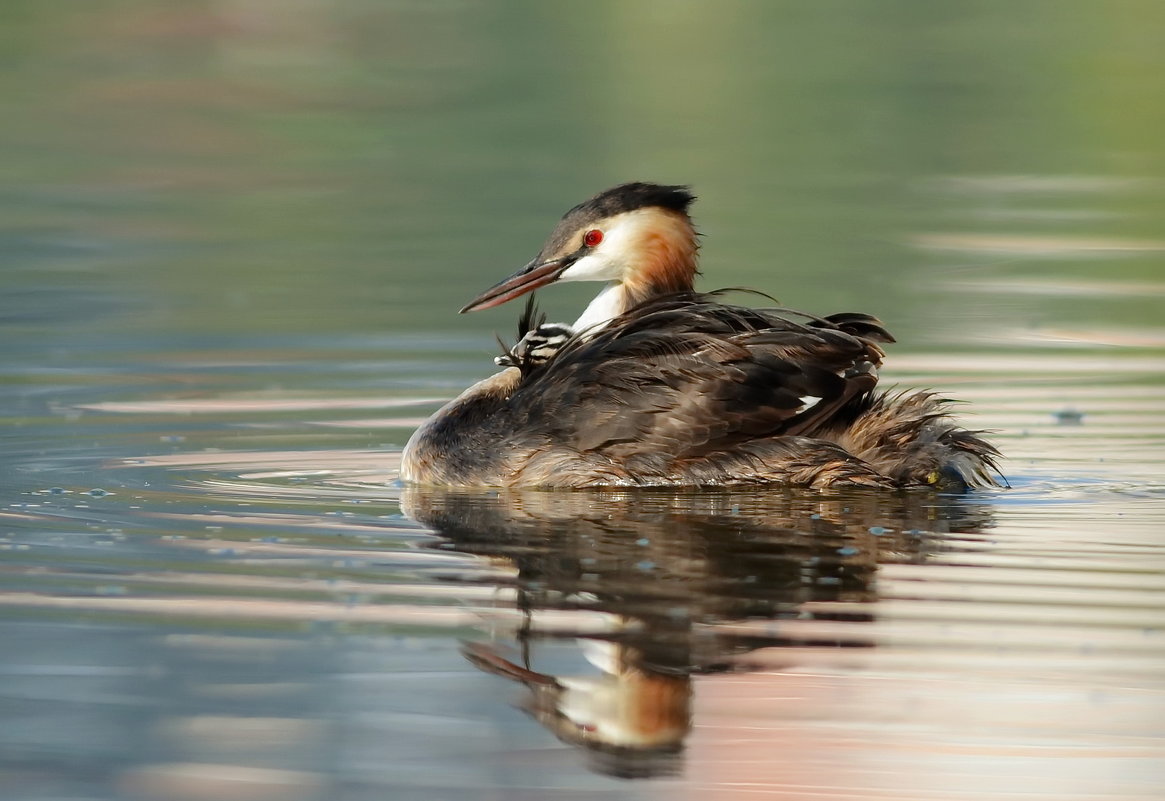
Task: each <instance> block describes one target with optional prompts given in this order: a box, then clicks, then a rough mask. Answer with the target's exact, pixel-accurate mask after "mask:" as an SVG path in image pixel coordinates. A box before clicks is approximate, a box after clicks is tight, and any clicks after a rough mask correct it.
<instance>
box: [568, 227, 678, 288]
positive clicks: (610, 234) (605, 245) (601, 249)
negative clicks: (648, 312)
mask: <svg viewBox="0 0 1165 801" xmlns="http://www.w3.org/2000/svg"><path fill="white" fill-rule="evenodd" d="M655 214H658V212H655V211H653V210H652V209H637V210H635V211H629V212H627V213H625V214H620V215H619V216H618V217H615V218H613V219H612V220H611V221H609V222H608V223H606V224H605V225H604V226H603V229H602V231H603V241H602V242H600V243H599V245H598V246H597V247H596V248H594V249H593V250H591V252H590V253H588V254H587V255H586V256H584V257H582V258H581V259H579V260H578V261H576V262H575V263H574V264H572V265H570V267H568V268H567V269H566V270H565V271H564V272H563V273H562V275H561V276H559V278H558V280H559V281H619V280H621V279H623V278H624V276H625V273H626V270H627V265H629V264H636V263H637V262H638V261H639V259H640V258H642V256H643V253H642V243H643V241H644V237H645V236H646V235H647V234H648V233H650V231H651V225H652V220H653V219H655V217H654V216H653V215H655Z"/></svg>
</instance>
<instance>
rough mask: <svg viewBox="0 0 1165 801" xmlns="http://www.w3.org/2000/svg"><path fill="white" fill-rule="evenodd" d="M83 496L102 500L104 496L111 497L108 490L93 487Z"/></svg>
mask: <svg viewBox="0 0 1165 801" xmlns="http://www.w3.org/2000/svg"><path fill="white" fill-rule="evenodd" d="M85 494H86V495H91V496H93V497H94V498H104V497H106V496H108V495H112V494H113V493H112V492H110V491H109V490H104V489H101V487H94V488H93V489H91V490H89V491H88V492H86V493H85Z"/></svg>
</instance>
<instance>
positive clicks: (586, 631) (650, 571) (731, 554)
mask: <svg viewBox="0 0 1165 801" xmlns="http://www.w3.org/2000/svg"><path fill="white" fill-rule="evenodd" d="M402 507H403V508H404V510H405V511H406V513H407V514H409V515H410V516H411V517H413V518H414V519H416V520H418V521H419V522H421V523H423V524H425V525H427V526H429V527H431V528H433V529H434V530H435V531H437V532H438V533H439V534H440V535H442V536H443V537H444V538H446V540H445V541H444V542H442V543H441V546H442V547H446V548H453V549H456V550H458V551H462V552H467V553H472V554H477V555H480V556H483V557H487V558H489V559H490V560H491V561H492V562H494V563H495V564H500V565H503V566H504V567H505V568H506V575H508V576H509V577H510V578H509V581H510V582H512V587H513V589H514V591H515V593H516V595H515V598H516V601H515V604H516V609H517V611H519V612H520V613H521V614H520V617H519V620H520V621H521V623H520V624H519V625H518V626H517V627H516V630H515V629H514V627H512V626H511V627H510V631H509V635H510V636H512V639H513V642H512V643H510V644H503V643H501V642H499V637H498V631H497V627H496V626H495V627H493V629H492V631H491V634H492V635H493V637H492V639H491V640H490V641H488V642H487V641H480V642H471V643H467V644H466V645H465V646H464V652H465V655H466V657H467V658H468V659H469V661H470V662H472V663H473V664H474V665H476V666H477V667H479V668H480V669H482V670H484V671H487V672H489V673H493V674H495V675H498V676H502V677H504V678H506V679H509V680H512V681H515V682H518V683H520V684H522V685H524V686H525V687H526V688H527V689H528V691H529V692H528V695H527V696H526V700H525V701H524V703H523V706H524V708H525V709H526V710H527V711H528V712H529V713H530V714H531V715H532V716H533V717H534V718H535V719H536V720H537V721H538V722H539V723H541V724H542V725H543V726H545V727H546V728H547V729H549V730H550V731H552V732H553V733H554V734H555V735H556V736H557V737H558V738H559V739H561V740H563V741H564V742H567V743H569V744H572V745H575V746H578V747H580V748H582V749H583V750H584V751H585V752H586V753H587V754H588V756H589V758H590V761H591V764H592V767H593V768H594V769H595V770H597V771H600V772H602V773H606V774H609V775H615V776H621V777H627V778H635V777H652V776H661V775H668V774H672V773H675V772H677V771H678V770H679V768H680V764H681V763H680V755H681V753H682V750H683V746H684V740H685V738H686V737H687V735H688V732H689V731H690V729H691V725H692V721H691V708H692V676H693V675H698V674H710V673H717V672H727V671H743V670H748V669H749V657H748V655H749V653H750V652H753V651H756V650H757V649H761V648H780V647H787V648H795V647H818V648H821V647H826V648H831V647H832V648H846V647H869V645H870V644H871V642H870V640H869V639H868V638H865V637H863V636H862V634H861V632H860V627H854V629H853V633H852V634H850V635H838V634H837V633H836V627H834V629H833V630H832V631H830V630H828V629H824V628H823V629H822V631H821V632H820V633H812V632H811V630H807V629H806V628H805V627H803V626H801V627H798V628H797V629H795V630H786V629H787V628H789V627H787V626H782V621H787V620H792V619H797V620H798V622H801V621H804V620H806V619H808V620H811V621H848V622H859V623H860V622H863V621H870V620H872V619H873V617H872V615H871V614H868V613H854V612H853V605H854V603H855V602H856V603H859V604H860V603H868V602H872V601H874V600H876V597H877V596H876V590H875V585H874V577H875V573H876V571H877V565H878V564H879V563H886V562H917V561H922V560H925V558H926V557H927V554H928V553H930V552H932V551H933V549H935V548H936V547H941V546H942V543H943V539H944V535H948V534H951V533H956V532H973V531H975V530H978V529H982V528H984V527H987V526H989V525H990V517H989V514H990V513H989V510H988V508H987V507H986V506H981V505H977V504H975V503H974V501H973V500H972V499H969V498H948V497H944V496H935V495H934V494H931V493H901V494H896V495H891V496H887V495H886V494H885V493H881V494H879V493H873V492H860V491H859V492H850V493H846V494H832V495H822V494H820V493H816V494H809V493H803V492H797V491H795V490H783V491H782V490H772V489H768V490H749V491H721V492H706V491H705V492H674V491H666V492H665V491H642V490H640V491H634V492H626V491H596V492H574V493H555V492H543V491H537V490H526V491H519V490H514V491H504V492H473V491H467V490H448V489H433V488H420V487H410V488H408V489H407V490H406V492H405V495H404V497H403V499H402ZM828 602H847V603H846V604H845V605H844V607H842V608H840V609H839V610H838V611H831V610H830V609H829V603H828ZM810 603H812V608H811V609H809V608H807V607H806V605H807V604H810ZM588 613H589V616H588ZM594 613H600V614H601V615H602V616H603V619H604V620H605V621H606V624H607V625H606V626H605V628H604V629H603V630H602V631H600V632H596V631H595V630H594V626H593V616H594ZM511 614H512V612H511ZM572 615H577V617H578V618H579V625H578V626H577V627H575V626H572V625H571V622H570V621H571V616H572ZM551 616H553V621H552V622H549V623H547V622H545V620H546V619H549V618H550V617H551ZM584 617H587V624H586V625H583V622H582V619H583V618H584ZM540 620H543V622H541V623H540V622H539V621H540ZM540 641H541V642H546V641H553V642H559V643H562V642H568V641H573V642H575V643H577V645H578V648H579V649H580V652H581V655H582V657H583V658H584V659H585V662H587V663H589V664H590V665H592V666H593V667H595V668H598V671H599V673H598V675H589V676H576V675H555V674H553V673H548V672H544V670H540V669H539V664H538V659H537V658H536V655H535V654H536V651H537V648H536V645H537V643H538V642H540ZM795 660H796V654H795V652H794V651H790V652H788V660H787V661H786V662H785V663H786V664H793V663H794V662H795ZM560 661H561V660H557V662H556V664H557V663H558V662H560ZM579 661H582V660H579ZM773 664H774V661H773V659H772V658H771V657H767V658H766V668H771V667H772V665H773Z"/></svg>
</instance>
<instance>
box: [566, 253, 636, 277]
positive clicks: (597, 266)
mask: <svg viewBox="0 0 1165 801" xmlns="http://www.w3.org/2000/svg"><path fill="white" fill-rule="evenodd" d="M621 272H622V271H621V270H620V269H619V267H618V265H616V264H612V263H611V262H609V261H607V259H605V258H603V257H602V256H601V255H600V254H599V253H598V252H595V253H591V254H590V255H588V256H583V257H582V258H581V259H579V260H578V261H576V262H575V263H574V264H572V265H570V266H569V267H567V268H566V270H564V271H563V273H562V275H560V276H558V280H559V281H612V280H614V279H616V278H619V277H620V275H621Z"/></svg>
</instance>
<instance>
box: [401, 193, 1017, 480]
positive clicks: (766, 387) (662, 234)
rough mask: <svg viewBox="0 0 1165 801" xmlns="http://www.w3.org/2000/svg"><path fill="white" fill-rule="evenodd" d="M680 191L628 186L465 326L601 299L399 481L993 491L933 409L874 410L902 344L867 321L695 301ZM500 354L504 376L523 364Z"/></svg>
mask: <svg viewBox="0 0 1165 801" xmlns="http://www.w3.org/2000/svg"><path fill="white" fill-rule="evenodd" d="M694 199H695V198H694V196H693V195H692V194H690V193H689V192H688V190H687V188H686V187H683V186H660V185H657V184H648V183H630V184H623V185H621V186H616V187H614V188H613V189H608V190H607V191H605V192H602V193H600V194H598V195H596V196H595V197H593V198H591V199H590V200H588V201H586V202H585V203H582V204H580V205H578V206H575V207H574V208H573V209H571V210H570V211H568V212H567V213H566V215H565V216H564V217H563V218H562V220H561V221H560V222H559V224H558V225H557V226H556V227H555V229H554V231H553V232H551V234H550V237H549V239H548V240H547V241H546V244H545V245H544V246H543V248H542V251H541V252H540V253H539V254H538V256H537V258H535V259H534V260H533V261H531V262H530V263H529V264H527V265H526V266H525V267H523V268H522V269H521V270H519V271H518V272H517V273H515V274H514V275H512V276H510V277H509V278H507V279H505V280H504V281H502V282H500V283H498V284H497V285H495V286H493V287H491V288H490V289H488V290H486V291H485V292H484V293H483V294H482V295H481V296H479V297H478V298H476V299H475V300H473V301H472V302H471V303H469V304H468V305H467V306H466V307H465V308H463V309H462V311H463V312H466V311H474V310H477V309H488V308H490V307H493V306H497V305H499V304H502V303H505V302H506V301H508V300H512V299H513V298H516V297H518V296H520V295H523V294H525V293H527V292H530V291H532V290H534V289H537V288H538V287H541V286H545V285H547V284H550V283H553V282H555V281H605V282H607V285H606V287H605V288H604V289H603V290H602V291H601V292H600V293H599V294H598V296H597V297H596V298H595V299H594V300H593V301H592V302H591V304H590V305H589V306H588V307H587V309H586V311H584V312H583V314H582V316H581V317H580V318H579V319H578V320H577V321H576V322H575V323H574V325H573V326H562V325H559V324H555V325H553V326H551V327H550V328H551V329H552V330H546V327H541V326H538V325H537V324H536V323H534V322H533V321H532V309H530V308H529V307H528V310H527V315H526V320H525V322H524V327H525V328H526V329H527V330H526V331H524V332H523V333H526V334H527V335H528V337H532V338H533V339H532V341H526V342H525V346H522V343H520V347H518V348H516V349H515V351H518V350H521V351H522V352H524V353H529V354H532V355H537V356H538V358H537V359H534V358H530V359H521V363H517V362H514V363H515V365H516V366H511V367H507V369H505V370H502V371H501V372H499V373H497V374H496V375H493V376H491V377H490V378H487V379H485V380H484V381H481V382H479V383H477V384H475V385H474V386H472V387H470V388H469V389H467V390H466V391H465V392H463V393H462V394H461V395H460V396H459V397H457V398H455V399H454V400H453V401H451V402H449V403H448V404H446V405H445V406H444V407H443V408H442V409H440V410H439V411H438V412H437V413H436V414H434V415H433V416H432V417H431V418H430V419H429V420H428V421H427V422H425V424H424V425H422V426H421V427H420V428H419V429H417V431H416V432H415V433H414V434H413V436H412V437H411V438H410V439H409V442H408V445H406V446H405V450H404V454H403V455H402V464H401V477H402V478H403V479H404V480H406V481H411V482H416V483H422V484H435V485H444V486H455V487H489V486H493V487H505V486H511V487H512V486H527V487H531V486H544V487H597V486H671V487H674V486H728V485H740V484H757V483H779V484H790V485H798V486H809V487H832V486H872V487H908V486H934V487H938V488H940V489H965V488H967V487H976V486H989V485H994V484H995V483H996V482H995V480H994V478H993V475H994V474H995V473H996V467H995V463H994V459H995V457H997V456H998V452H997V451H996V450H995V448H994V447H992V446H991V445H990V444H989V443H987V442H986V441H984V440H983V439H981V438H980V437H979V436H978V432H973V431H968V430H966V429H963V428H961V427H959V426H958V425H957V424H956V423H955V422H954V421H953V420H952V418H951V416H950V414H949V413H948V410H947V406H948V404H949V401H947V400H945V399H943V398H940V397H938V396H936V395H934V394H932V393H929V392H921V391H920V392H910V393H906V392H900V393H895V394H887V393H880V392H879V393H876V392H874V391H873V390H874V387H875V385H876V384H877V381H878V374H877V369H876V368H877V367H878V366H879V365H880V364H881V360H882V357H883V355H884V354H883V351H882V349H881V348H880V347H879V344H878V343H881V342H893V341H894V340H893V337H891V336H890V335H889V334H888V333H887V332H886V331H885V329H884V328H882V325H881V323H880V322H879V321H878V320H876V319H875V318H873V317H870V316H869V315H864V314H837V315H831V316H828V317H816V316H813V315H808V314H804V313H801V312H795V311H791V310H787V309H751V308H746V307H742V306H731V305H727V304H725V303H722V302H721V301H720V299H719V297H720V295H719V293H713V294H711V295H708V294H698V293H695V292H694V291H693V282H694V279H695V276H696V274H697V268H696V254H697V249H698V245H697V241H696V236H697V235H696V231H695V229H694V228H693V227H692V220H691V217H689V215H688V207H689V205H690V204H691V202H692V201H693V200H694ZM515 351H510V352H508V353H507V355H506V356H505V357H503V360H502V362H501V363H503V364H507V363H511V362H513V360H514V358H515V357H518V358H519V359H520V354H518V353H516V352H515Z"/></svg>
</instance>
